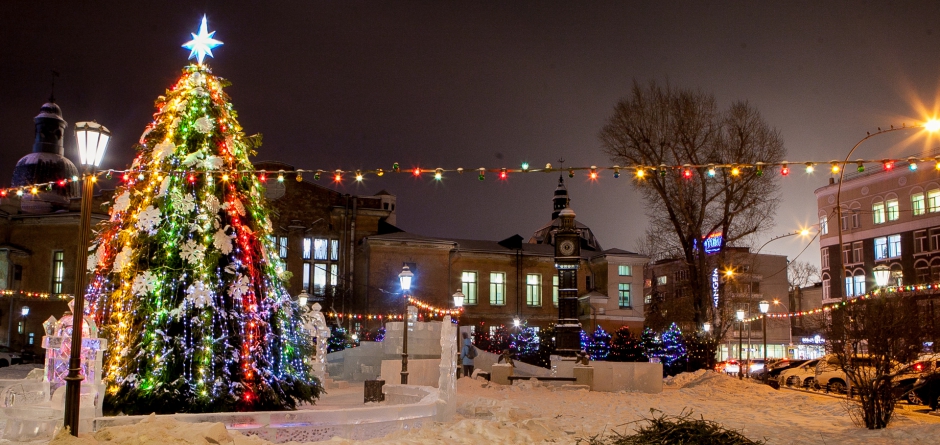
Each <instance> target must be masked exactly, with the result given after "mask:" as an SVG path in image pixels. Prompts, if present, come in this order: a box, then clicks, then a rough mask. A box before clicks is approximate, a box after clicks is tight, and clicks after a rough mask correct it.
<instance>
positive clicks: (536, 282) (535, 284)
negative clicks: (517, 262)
mask: <svg viewBox="0 0 940 445" xmlns="http://www.w3.org/2000/svg"><path fill="white" fill-rule="evenodd" d="M525 304H526V305H527V306H541V305H542V276H541V275H539V274H536V273H530V274H526V276H525Z"/></svg>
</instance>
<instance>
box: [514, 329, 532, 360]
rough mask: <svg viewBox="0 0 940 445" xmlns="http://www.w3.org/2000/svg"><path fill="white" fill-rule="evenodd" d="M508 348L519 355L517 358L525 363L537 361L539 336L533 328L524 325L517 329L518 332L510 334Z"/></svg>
mask: <svg viewBox="0 0 940 445" xmlns="http://www.w3.org/2000/svg"><path fill="white" fill-rule="evenodd" d="M510 348H511V349H512V350H513V353H515V354H516V356H517V357H519V360H522V361H524V362H527V363H535V362H537V360H538V352H539V336H538V334H537V333H536V332H535V329H533V328H530V327H525V328H522V329H521V330H519V332H518V333H515V334H512V343H511V344H510Z"/></svg>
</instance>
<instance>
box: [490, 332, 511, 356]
mask: <svg viewBox="0 0 940 445" xmlns="http://www.w3.org/2000/svg"><path fill="white" fill-rule="evenodd" d="M489 337H490V339H489V340H490V341H489V345H488V347H487V348H486V350H487V351H489V352H492V353H494V354H502V353H503V350H504V349H509V350H512V348H511V347H510V346H511V345H512V336H511V335H510V334H509V330H508V329H506V326H503V325H499V327H497V328H496V331H495V332H493V334H492V335H490V336H489Z"/></svg>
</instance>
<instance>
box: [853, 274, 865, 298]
mask: <svg viewBox="0 0 940 445" xmlns="http://www.w3.org/2000/svg"><path fill="white" fill-rule="evenodd" d="M852 281H853V283H854V284H855V295H856V296H861V295H865V275H856V276H854V277H852Z"/></svg>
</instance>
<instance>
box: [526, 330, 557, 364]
mask: <svg viewBox="0 0 940 445" xmlns="http://www.w3.org/2000/svg"><path fill="white" fill-rule="evenodd" d="M554 353H555V324H554V323H551V324H549V325H548V327H546V328H542V330H541V331H540V332H539V351H538V354H537V356H536V358H535V360H534V362H533V363H532V364H534V365H538V366H541V367H543V368H551V367H552V355H553V354H554Z"/></svg>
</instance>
